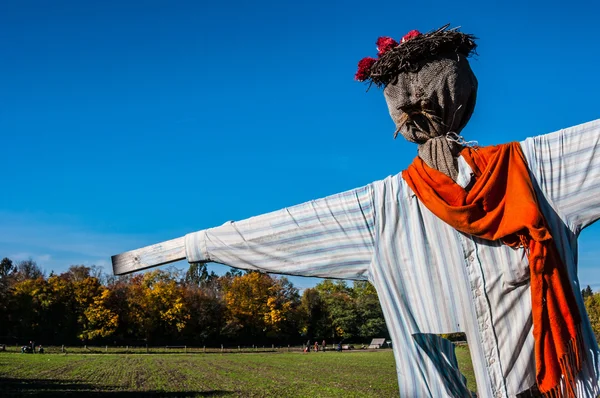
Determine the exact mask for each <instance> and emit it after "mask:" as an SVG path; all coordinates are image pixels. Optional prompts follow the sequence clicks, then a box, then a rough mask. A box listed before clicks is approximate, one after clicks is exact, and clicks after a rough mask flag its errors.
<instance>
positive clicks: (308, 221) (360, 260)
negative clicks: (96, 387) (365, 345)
mask: <svg viewBox="0 0 600 398" xmlns="http://www.w3.org/2000/svg"><path fill="white" fill-rule="evenodd" d="M374 219H375V211H374V208H373V189H372V186H371V185H367V186H365V187H363V188H358V189H355V190H351V191H347V192H344V193H340V194H337V195H332V196H329V197H326V198H323V199H319V200H314V201H310V202H307V203H304V204H301V205H297V206H293V207H288V208H285V209H282V210H278V211H275V212H272V213H268V214H264V215H260V216H257V217H252V218H249V219H247V220H243V221H238V222H229V223H226V224H224V225H222V226H220V227H216V228H211V229H207V230H202V231H198V232H194V233H190V234H188V235H186V236H185V237H182V238H177V239H173V240H171V241H167V242H162V243H159V244H157V245H152V246H148V247H146V248H143V249H138V250H134V251H132V252H127V253H123V254H120V255H117V256H113V270H114V272H115V274H124V273H129V272H134V271H136V270H139V269H143V268H149V267H152V266H156V265H161V264H166V263H168V262H172V261H177V260H182V259H184V258H187V260H188V261H189V262H209V261H210V262H217V263H221V264H226V265H230V266H233V267H237V268H244V269H257V270H262V271H267V272H274V273H284V274H291V275H303V276H321V277H331V278H346V279H365V278H366V276H364V274H365V272H366V270H367V267H368V265H369V264H370V262H371V258H372V254H373V247H374V236H375V233H374Z"/></svg>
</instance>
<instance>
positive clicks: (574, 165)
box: [521, 120, 600, 233]
mask: <svg viewBox="0 0 600 398" xmlns="http://www.w3.org/2000/svg"><path fill="white" fill-rule="evenodd" d="M521 147H522V148H523V151H524V153H525V156H526V157H527V161H528V163H529V167H530V170H531V172H532V174H533V175H534V176H535V178H536V180H537V183H538V184H539V186H540V189H541V191H542V192H544V194H545V195H546V199H548V200H549V202H550V203H551V204H552V206H553V207H554V209H555V211H556V212H557V213H558V214H559V215H560V217H561V218H562V219H563V220H564V221H565V222H566V223H567V225H568V226H569V228H570V229H571V230H572V231H574V232H576V233H578V232H579V231H581V230H582V229H583V228H585V227H586V226H588V225H590V224H592V223H593V222H594V221H596V220H597V219H598V218H600V120H595V121H592V122H589V123H584V124H581V125H578V126H574V127H570V128H567V129H563V130H560V131H557V132H555V133H551V134H546V135H542V136H538V137H534V138H528V139H527V140H525V141H523V142H522V143H521Z"/></svg>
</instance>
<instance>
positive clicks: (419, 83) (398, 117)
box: [383, 54, 477, 180]
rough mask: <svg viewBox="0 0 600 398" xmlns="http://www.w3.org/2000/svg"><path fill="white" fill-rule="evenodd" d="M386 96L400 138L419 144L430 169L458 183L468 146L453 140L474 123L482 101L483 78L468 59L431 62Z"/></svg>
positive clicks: (386, 91)
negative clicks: (463, 152)
mask: <svg viewBox="0 0 600 398" xmlns="http://www.w3.org/2000/svg"><path fill="white" fill-rule="evenodd" d="M383 93H384V95H385V100H386V102H387V105H388V109H389V112H390V116H391V117H392V120H393V121H394V123H395V124H396V133H400V134H402V136H403V137H404V138H406V139H407V140H408V141H411V142H414V143H416V144H418V145H419V148H418V154H419V157H420V158H421V159H423V161H424V162H425V163H427V165H428V166H430V167H433V168H435V169H437V170H439V171H441V172H443V173H444V174H446V175H448V176H450V177H451V178H452V179H454V180H455V179H456V176H457V174H458V170H457V166H456V156H457V155H458V153H459V152H460V150H461V149H462V146H461V145H460V144H459V143H457V142H456V141H454V140H453V139H452V138H453V137H454V135H458V134H459V133H460V131H461V130H462V129H463V128H464V127H465V125H466V124H467V122H468V121H469V119H470V118H471V115H472V114H473V109H474V108H475V100H476V97H477V79H476V78H475V75H474V74H473V71H472V70H471V67H470V66H469V62H468V61H467V59H466V57H464V56H463V55H461V54H453V55H451V56H448V57H436V58H435V59H433V60H428V61H427V62H424V63H423V64H422V66H421V67H420V68H419V69H417V70H416V71H414V72H412V71H411V72H401V73H400V74H399V75H398V77H397V79H396V81H395V82H392V83H389V84H388V85H387V86H385V89H384V90H383ZM449 133H450V135H448V134H449ZM452 133H454V134H452Z"/></svg>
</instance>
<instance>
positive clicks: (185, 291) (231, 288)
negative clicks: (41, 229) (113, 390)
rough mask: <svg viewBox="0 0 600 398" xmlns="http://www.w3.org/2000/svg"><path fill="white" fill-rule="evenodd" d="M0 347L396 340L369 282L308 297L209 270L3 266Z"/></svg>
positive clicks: (312, 291) (332, 285)
mask: <svg viewBox="0 0 600 398" xmlns="http://www.w3.org/2000/svg"><path fill="white" fill-rule="evenodd" d="M0 319H2V322H0V344H27V343H28V342H29V341H35V342H36V344H43V345H77V344H89V345H94V344H98V345H105V344H109V345H113V344H114V345H189V346H193V345H196V346H209V347H210V346H219V345H221V344H225V345H245V346H250V345H271V344H274V345H276V346H286V345H288V344H289V345H300V344H303V343H306V342H307V341H308V340H310V341H311V342H314V341H318V342H319V344H321V342H322V341H323V340H325V341H326V342H327V344H333V343H339V342H351V343H368V342H369V341H371V339H372V338H376V337H379V338H386V339H389V333H388V330H387V326H386V323H385V319H384V317H383V313H382V310H381V306H380V304H379V299H378V296H377V293H376V291H375V289H374V287H373V286H372V285H371V284H370V283H369V282H366V281H364V282H363V281H355V282H354V283H352V285H349V284H348V283H347V282H346V281H335V282H334V281H332V280H328V279H325V280H323V281H322V282H320V283H319V284H317V285H316V286H315V287H314V288H307V289H304V290H303V292H302V294H300V292H299V289H298V288H296V287H295V286H294V285H293V284H292V283H291V282H290V281H289V280H288V279H287V278H285V277H283V276H272V275H269V274H266V273H261V272H258V271H241V270H238V269H235V268H232V269H230V270H229V271H228V272H227V273H226V274H224V275H222V276H218V275H217V274H215V273H214V272H210V273H209V272H208V271H207V268H206V265H205V264H190V266H189V269H187V270H179V269H176V268H169V269H166V270H153V271H149V272H145V273H137V274H133V275H126V276H113V275H107V274H105V273H103V271H102V268H101V267H97V266H89V267H88V266H84V265H72V266H70V267H69V269H68V270H67V271H65V272H63V273H60V274H55V273H54V272H51V273H50V274H49V275H48V276H46V275H45V273H44V272H43V271H42V269H41V268H40V267H39V266H38V265H37V263H36V262H35V261H33V260H31V259H29V260H23V261H19V262H13V261H12V260H11V259H9V258H6V257H5V258H4V259H2V261H1V262H0Z"/></svg>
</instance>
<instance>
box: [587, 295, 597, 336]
mask: <svg viewBox="0 0 600 398" xmlns="http://www.w3.org/2000/svg"><path fill="white" fill-rule="evenodd" d="M585 309H586V310H587V313H588V316H589V317H590V324H591V325H592V330H593V331H594V334H595V335H596V340H597V341H598V342H599V343H600V293H593V294H592V295H590V296H587V297H586V299H585Z"/></svg>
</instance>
